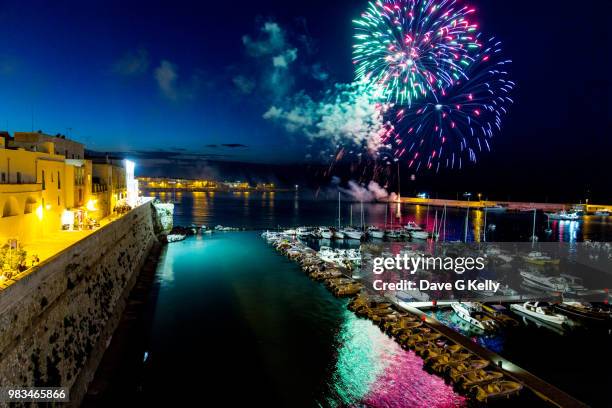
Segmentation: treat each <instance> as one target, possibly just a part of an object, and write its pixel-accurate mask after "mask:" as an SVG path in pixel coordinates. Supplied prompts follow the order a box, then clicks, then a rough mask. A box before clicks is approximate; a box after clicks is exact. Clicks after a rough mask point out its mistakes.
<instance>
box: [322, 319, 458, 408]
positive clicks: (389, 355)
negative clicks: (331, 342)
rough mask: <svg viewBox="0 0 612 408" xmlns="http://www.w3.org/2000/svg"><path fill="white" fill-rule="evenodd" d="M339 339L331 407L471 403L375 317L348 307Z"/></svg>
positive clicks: (392, 407) (428, 405)
mask: <svg viewBox="0 0 612 408" xmlns="http://www.w3.org/2000/svg"><path fill="white" fill-rule="evenodd" d="M337 342H338V344H339V349H338V359H337V362H336V369H335V372H334V374H333V376H332V383H331V387H332V390H331V391H332V396H331V398H330V400H329V401H327V404H326V405H329V406H332V407H337V406H347V405H350V406H353V405H358V406H360V405H361V404H364V405H366V406H371V407H390V408H395V407H397V408H403V407H415V406H423V407H425V406H427V407H434V406H435V407H444V408H446V407H449V408H450V407H460V406H465V404H466V401H465V399H464V398H463V397H461V396H460V395H458V394H456V393H455V392H454V391H453V389H452V388H451V387H450V386H449V385H447V384H445V383H444V380H443V379H441V378H439V377H436V376H434V375H432V374H429V373H427V372H425V371H424V370H423V362H422V360H421V359H420V358H419V357H418V356H416V354H414V353H413V352H406V351H404V350H402V349H401V348H400V347H399V345H397V343H395V342H394V341H393V340H392V339H390V338H389V337H387V336H385V335H384V334H383V333H381V332H380V330H379V329H378V327H376V326H374V325H373V324H372V323H371V322H370V321H369V320H365V319H359V318H357V317H356V316H354V315H353V314H352V313H350V312H349V311H345V314H344V321H343V324H342V327H341V329H340V331H339V333H338V338H337Z"/></svg>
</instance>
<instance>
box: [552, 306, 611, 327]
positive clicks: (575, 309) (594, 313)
mask: <svg viewBox="0 0 612 408" xmlns="http://www.w3.org/2000/svg"><path fill="white" fill-rule="evenodd" d="M554 308H555V309H556V310H557V311H559V312H560V313H563V314H564V315H566V316H569V317H572V318H576V319H577V320H580V321H582V322H585V323H591V324H597V325H602V326H611V325H612V310H611V309H610V308H604V307H598V306H594V305H592V304H590V303H582V302H562V303H558V304H555V305H554Z"/></svg>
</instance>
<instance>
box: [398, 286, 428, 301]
mask: <svg viewBox="0 0 612 408" xmlns="http://www.w3.org/2000/svg"><path fill="white" fill-rule="evenodd" d="M395 297H396V298H397V299H398V300H400V301H402V302H415V301H416V302H427V301H429V295H428V294H427V293H425V292H421V291H420V290H418V289H414V290H406V291H403V290H398V291H397V292H395Z"/></svg>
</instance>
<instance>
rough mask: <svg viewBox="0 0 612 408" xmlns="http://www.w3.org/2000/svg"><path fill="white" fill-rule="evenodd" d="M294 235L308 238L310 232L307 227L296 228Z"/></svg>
mask: <svg viewBox="0 0 612 408" xmlns="http://www.w3.org/2000/svg"><path fill="white" fill-rule="evenodd" d="M295 235H297V236H298V237H302V238H305V237H310V236H312V230H311V229H310V228H308V227H299V228H296V230H295Z"/></svg>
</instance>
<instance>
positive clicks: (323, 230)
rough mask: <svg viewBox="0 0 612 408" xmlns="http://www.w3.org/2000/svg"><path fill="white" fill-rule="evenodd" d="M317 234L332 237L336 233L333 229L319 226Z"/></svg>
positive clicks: (324, 237)
mask: <svg viewBox="0 0 612 408" xmlns="http://www.w3.org/2000/svg"><path fill="white" fill-rule="evenodd" d="M317 235H319V236H320V237H321V238H323V239H331V237H332V236H333V235H334V233H333V232H332V230H331V229H329V228H327V227H319V229H318V231H317Z"/></svg>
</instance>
